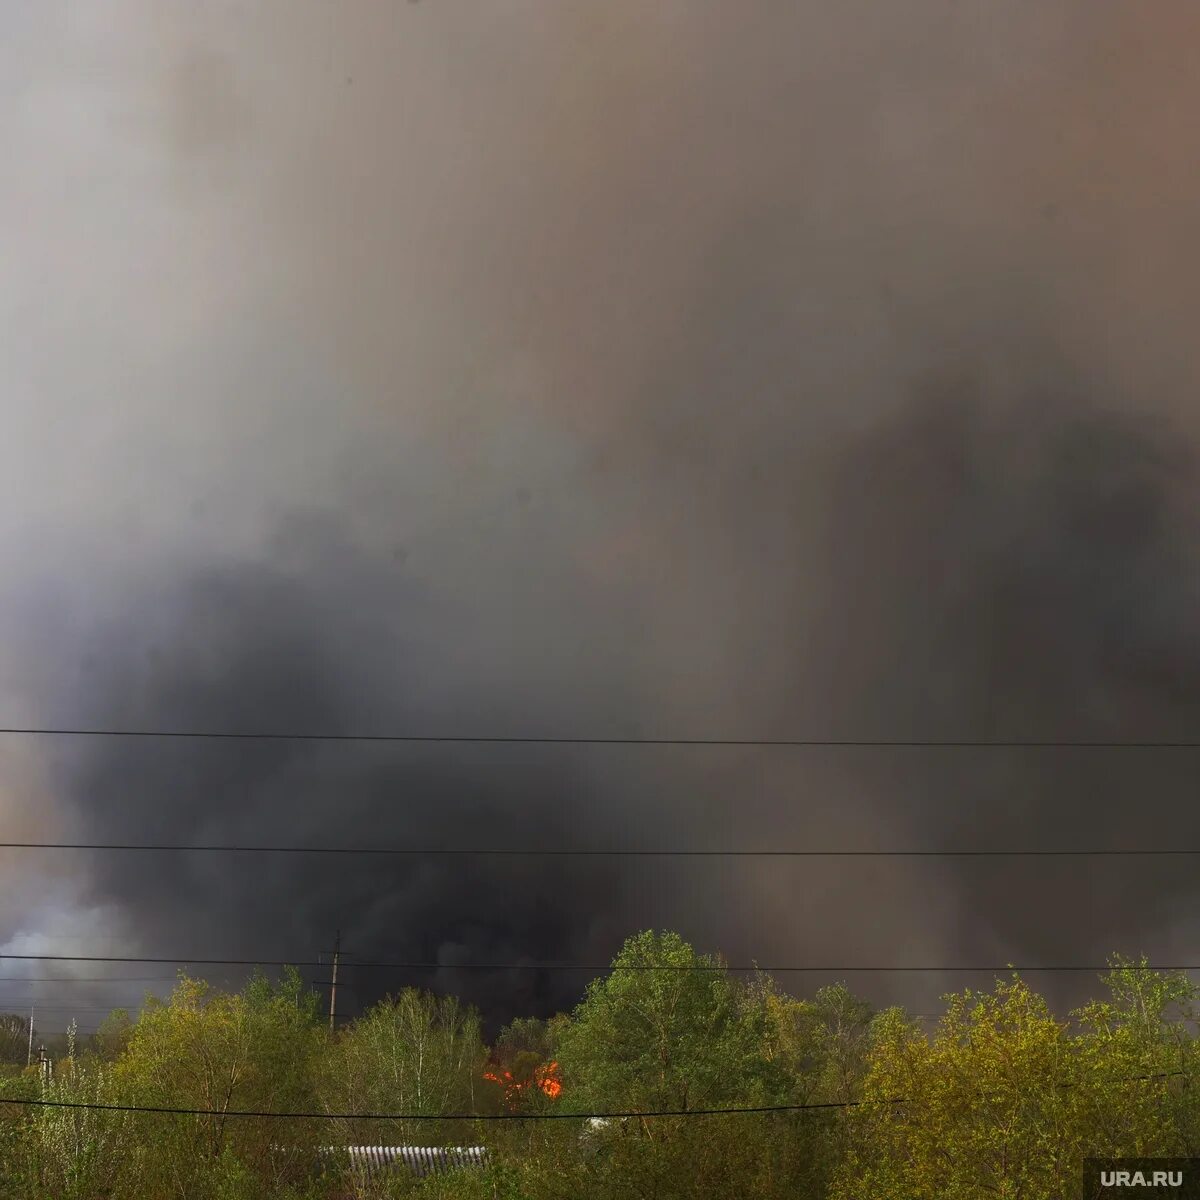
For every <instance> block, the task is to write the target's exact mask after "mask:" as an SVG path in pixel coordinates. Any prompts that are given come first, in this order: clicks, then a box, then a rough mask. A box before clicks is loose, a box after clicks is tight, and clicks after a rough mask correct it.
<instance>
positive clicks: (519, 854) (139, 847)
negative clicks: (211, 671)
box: [0, 842, 1200, 858]
mask: <svg viewBox="0 0 1200 1200" xmlns="http://www.w3.org/2000/svg"><path fill="white" fill-rule="evenodd" d="M0 849H2V850H105V851H108V850H116V851H148V852H154V853H180V854H183V853H203V854H380V855H397V856H407V857H413V858H438V857H443V858H444V857H452V858H1156V857H1177V858H1178V857H1196V856H1198V855H1200V847H1179V846H1175V847H1170V846H1164V847H1146V848H1109V849H1105V848H1088V849H1082V848H1065V847H1064V848H1061V849H1049V850H1030V849H999V850H970V849H967V850H958V849H947V850H934V849H921V850H840V849H838V850H790V849H753V850H751V849H720V850H717V849H696V850H673V849H647V850H641V849H634V848H620V847H598V848H596V849H585V848H572V849H541V848H537V847H512V848H505V847H495V846H471V847H444V846H264V845H213V844H204V845H189V844H186V843H176V842H171V843H167V842H157V843H149V842H0Z"/></svg>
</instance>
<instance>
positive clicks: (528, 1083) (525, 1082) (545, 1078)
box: [483, 1062, 562, 1106]
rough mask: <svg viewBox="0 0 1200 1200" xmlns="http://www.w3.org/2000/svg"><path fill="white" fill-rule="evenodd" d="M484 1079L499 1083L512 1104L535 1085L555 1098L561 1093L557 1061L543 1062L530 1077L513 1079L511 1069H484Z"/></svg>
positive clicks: (552, 1098) (545, 1093)
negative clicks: (498, 1071) (497, 1070)
mask: <svg viewBox="0 0 1200 1200" xmlns="http://www.w3.org/2000/svg"><path fill="white" fill-rule="evenodd" d="M483 1077H484V1079H486V1080H488V1081H490V1082H491V1083H496V1084H499V1085H500V1086H501V1087H502V1088H503V1089H504V1099H505V1102H506V1103H507V1104H509V1105H510V1106H513V1105H515V1104H516V1103H517V1101H518V1100H519V1099H520V1098H521V1096H522V1094H523V1093H525V1092H527V1091H528V1090H529V1089H530V1088H531V1087H536V1088H537V1089H538V1091H540V1092H541V1093H542V1094H543V1095H544V1096H548V1097H549V1098H550V1099H551V1100H557V1099H558V1097H559V1096H561V1095H562V1080H561V1079H559V1077H558V1063H557V1062H550V1063H544V1064H543V1065H542V1066H540V1067H538V1068H537V1070H536V1071H534V1073H533V1078H532V1079H514V1078H513V1074H512V1072H511V1071H504V1070H502V1071H501V1072H500V1073H499V1074H496V1072H495V1071H484V1073H483Z"/></svg>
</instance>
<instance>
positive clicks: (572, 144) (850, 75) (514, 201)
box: [0, 0, 1200, 1025]
mask: <svg viewBox="0 0 1200 1200" xmlns="http://www.w3.org/2000/svg"><path fill="white" fill-rule="evenodd" d="M0 14H2V20H3V23H4V24H3V37H2V38H0V154H2V161H3V163H4V168H5V170H4V176H5V183H4V186H3V188H0V237H2V239H3V240H2V242H0V305H2V319H0V363H3V372H4V373H3V390H2V391H0V406H2V409H0V411H2V413H3V418H4V421H3V431H4V434H3V439H2V440H0V724H7V725H54V726H62V725H71V726H77V727H91V728H115V727H127V728H153V727H157V728H174V729H197V730H241V731H244V730H255V731H296V730H300V731H323V732H331V733H342V732H366V733H430V734H483V735H523V734H528V735H534V736H539V735H552V736H553V735H561V736H583V737H598V738H603V737H622V736H643V737H655V736H662V737H684V738H706V737H712V738H810V737H815V738H835V739H839V738H840V739H856V738H861V739H874V738H878V739H939V738H951V739H954V738H964V739H983V740H987V739H1013V738H1016V739H1021V738H1028V739H1056V738H1062V739H1075V738H1078V739H1089V740H1090V739H1096V740H1105V739H1118V740H1130V739H1138V738H1154V739H1159V738H1161V739H1172V738H1176V739H1189V738H1195V737H1196V736H1197V732H1196V731H1197V728H1198V726H1197V718H1198V717H1200V640H1198V637H1197V634H1198V629H1200V621H1198V618H1197V612H1198V611H1200V609H1198V608H1197V601H1198V600H1200V595H1198V592H1200V576H1198V574H1197V565H1198V563H1200V553H1198V552H1200V545H1198V544H1197V522H1196V517H1195V514H1196V512H1197V511H1198V509H1197V500H1198V498H1200V497H1198V495H1197V483H1198V477H1197V472H1196V452H1197V448H1198V439H1200V405H1197V404H1196V402H1195V399H1194V391H1195V385H1196V382H1197V380H1196V375H1197V371H1196V365H1195V359H1194V354H1193V342H1194V339H1193V335H1192V325H1193V322H1194V313H1195V311H1196V308H1197V300H1198V299H1200V297H1197V295H1196V292H1197V290H1198V289H1200V272H1198V271H1197V270H1196V264H1195V261H1194V260H1195V257H1196V246H1197V235H1196V229H1195V226H1196V224H1197V221H1198V217H1197V214H1198V213H1200V169H1198V167H1197V159H1196V157H1195V154H1194V152H1193V150H1192V142H1193V128H1192V127H1193V124H1194V114H1195V113H1196V111H1197V104H1198V102H1200V84H1198V83H1197V82H1196V81H1195V73H1194V71H1193V70H1192V66H1193V63H1192V57H1193V56H1192V53H1191V50H1192V47H1194V45H1195V44H1196V39H1197V36H1198V35H1200V9H1197V8H1196V6H1195V4H1194V3H1192V2H1191V0H1160V2H1158V3H1156V4H1154V5H1140V6H1131V5H1115V4H1114V5H1103V4H1101V5H1097V4H1095V3H1094V2H1093V0H1058V2H1055V3H1049V4H1029V3H1016V2H1007V0H1006V2H1004V3H995V2H986V3H985V2H984V0H979V2H978V3H963V4H954V5H952V4H947V3H945V0H937V2H934V0H904V2H902V3H893V4H887V5H880V4H877V3H865V2H863V3H859V2H857V0H843V2H842V3H839V4H836V5H829V4H824V5H816V4H807V3H805V4H794V5H786V6H777V7H773V6H765V7H762V8H761V9H760V8H757V7H754V6H746V5H739V4H733V3H724V4H704V5H696V4H684V3H676V2H674V0H660V2H658V3H655V4H644V3H635V2H634V0H606V2H605V3H596V2H590V0H589V2H588V3H582V2H576V0H554V2H553V3H549V2H545V0H543V2H540V3H534V2H532V0H529V2H526V0H512V2H508V3H496V4H488V5H482V4H479V5H469V4H461V3H450V2H449V0H422V2H421V3H401V2H396V3H367V2H363V3H358V2H351V0H344V2H342V3H336V4H335V3H313V2H309V0H286V2H284V0H280V2H278V3H275V2H269V3H268V2H258V3H254V4H241V3H217V2H215V0H214V2H211V3H206V4H202V5H200V4H182V3H180V4H162V3H158V2H151V0H145V2H143V3H134V2H124V3H117V2H113V3H104V4H101V3H71V4H67V3H63V4H59V3H51V2H48V0H40V2H38V3H23V2H18V0H10V2H9V3H6V4H4V5H3V6H2V7H0ZM1197 769H1200V751H1195V752H1190V751H1186V750H1172V751H1146V750H1136V751H1117V750H1104V751H1086V752H1079V751H1075V752H1067V751H1059V750H1049V749H1039V750H1026V751H1019V750H998V749H989V750H983V751H979V750H966V749H956V750H930V749H924V750H922V749H899V750H897V749H892V750H884V749H857V750H855V749H850V748H843V749H836V750H834V749H824V750H821V749H812V748H809V749H797V748H773V749H760V750H753V749H746V748H732V749H731V748H725V749H718V748H703V747H699V748H698V747H681V748H653V747H612V746H608V747H602V746H601V747H590V748H581V747H561V746H559V747H545V746H541V747H539V746H530V745H525V746H519V745H517V746H513V745H510V746H495V745H492V746H487V745H481V746H474V747H464V746H462V745H412V744H406V745H393V746H386V745H369V746H368V745H361V744H329V745H316V744H311V743H306V744H297V743H281V742H271V743H264V744H260V745H254V744H249V743H245V742H234V743H228V744H223V743H216V742H178V741H155V742H136V741H128V740H115V739H114V740H106V739H100V738H83V739H73V740H68V739H53V738H15V737H5V738H0V834H3V837H4V839H5V840H25V839H28V838H45V837H50V836H52V835H53V836H54V837H60V836H61V837H62V838H63V839H69V840H70V839H78V840H83V841H112V840H123V839H128V840H137V839H143V838H144V839H146V840H161V841H179V842H186V841H190V840H194V841H201V842H223V841H228V842H238V841H240V842H243V843H245V842H264V841H265V842H282V843H308V842H312V843H314V844H317V843H325V844H337V843H342V844H346V843H350V844H361V843H366V842H375V843H379V844H403V843H410V844H418V843H419V844H434V843H437V844H446V845H452V844H463V843H465V842H466V843H472V844H486V845H500V846H514V847H516V846H544V847H588V846H605V847H610V846H630V847H654V846H678V847H714V848H715V847H721V846H745V847H759V846H767V847H782V846H792V847H795V848H823V847H841V848H854V847H860V848H912V849H916V848H938V847H964V848H966V847H999V846H1005V847H1011V848H1025V847H1043V848H1045V847H1053V846H1060V847H1062V846H1081V845H1095V846H1106V847H1108V846H1112V847H1121V846H1143V847H1149V846H1162V845H1170V846H1178V845H1181V844H1195V845H1197V846H1200V813H1198V811H1197V809H1196V806H1195V802H1194V781H1195V778H1196V771H1197ZM2 865H3V871H2V873H0V943H2V946H3V950H4V952H8V953H15V952H22V951H24V952H45V953H145V954H163V955H174V954H177V953H178V954H183V955H195V956H197V957H201V956H205V957H223V956H227V957H269V958H279V957H289V956H290V957H295V958H310V957H312V956H313V954H314V953H315V952H316V951H317V950H323V949H326V948H328V945H329V943H330V940H331V939H332V937H333V933H334V930H335V929H337V928H340V929H341V930H342V931H343V937H344V939H345V941H346V943H347V944H348V945H349V946H351V947H352V949H353V950H354V951H356V952H357V953H359V954H360V955H362V956H364V957H375V958H401V959H403V958H423V959H424V958H427V959H433V960H437V961H440V962H444V963H445V964H446V969H445V970H443V971H440V972H438V973H437V974H436V975H427V976H424V977H420V978H419V979H417V980H416V981H418V982H423V983H426V984H429V985H431V986H437V987H439V988H446V989H455V990H462V991H464V992H466V993H467V994H468V995H469V996H470V997H471V998H472V999H474V1000H476V1001H477V1002H478V1003H480V1004H481V1005H482V1006H483V1007H484V1008H485V1010H486V1011H487V1012H488V1013H489V1015H490V1016H491V1017H492V1018H493V1019H501V1018H503V1017H504V1016H506V1015H509V1014H511V1013H513V1012H518V1011H532V1010H540V1011H546V1010H548V1009H550V1008H553V1007H555V1006H562V1005H566V1004H569V1003H571V1002H572V1000H573V998H574V996H575V995H576V993H577V990H578V986H579V985H580V984H581V983H582V982H583V979H582V978H579V979H575V978H573V977H570V976H557V975H555V976H539V975H537V974H535V973H528V972H514V973H511V974H503V975H498V976H492V977H489V976H483V977H479V976H470V977H467V976H464V975H462V974H461V973H457V972H455V971H454V970H453V969H452V967H453V964H454V963H455V962H463V961H521V960H530V961H534V960H551V959H552V960H560V961H580V962H598V961H605V960H607V959H608V958H609V957H610V956H611V954H612V952H613V951H614V950H615V949H616V947H617V946H618V945H619V944H620V941H621V939H622V937H624V936H625V935H626V934H627V933H630V932H632V931H634V930H635V929H637V928H641V927H645V926H651V925H652V926H668V927H673V928H678V929H679V930H680V931H681V932H682V933H684V934H685V936H688V937H689V938H691V939H693V940H694V941H695V942H697V944H698V945H700V946H701V947H702V948H704V949H721V950H722V951H724V952H725V953H726V954H727V955H728V956H729V958H730V959H732V960H736V961H743V962H744V961H749V960H750V959H756V960H758V961H760V962H764V963H793V964H803V963H819V964H855V963H860V964H897V965H901V964H913V963H921V964H936V963H990V962H1006V961H1014V962H1022V963H1036V962H1043V963H1067V962H1095V961H1101V960H1103V959H1104V957H1105V956H1106V955H1107V954H1108V953H1109V952H1111V951H1115V950H1120V951H1125V952H1129V953H1137V952H1141V951H1145V952H1147V953H1150V954H1151V955H1152V956H1155V957H1157V958H1159V959H1160V960H1161V961H1171V962H1193V961H1195V962H1197V963H1200V953H1198V952H1197V950H1196V949H1195V944H1196V938H1197V935H1198V934H1200V913H1198V912H1197V911H1196V908H1197V900H1198V899H1200V896H1198V895H1197V891H1196V888H1195V883H1194V872H1193V870H1192V864H1191V863H1188V862H1186V861H1179V862H1175V861H1171V860H1158V861H1154V860H1149V861H1147V860H1053V859H1041V860H1031V861H1013V860H1002V861H981V860H975V861H970V860H967V861H963V860H949V861H938V860H903V859H901V860H837V859H833V860H800V861H793V862H788V863H780V862H767V863H754V862H748V861H742V862H740V863H720V862H713V861H707V860H701V861H694V860H693V861H683V862H675V863H665V864H664V863H659V862H650V861H646V860H634V861H632V862H628V863H619V862H613V861H608V860H581V861H574V862H569V863H566V862H562V861H560V862H558V863H557V864H556V863H554V862H549V863H548V862H546V861H537V860H529V861H511V860H506V861H501V862H495V861H486V860H485V861H469V862H463V861H446V860H437V861H429V862H411V861H407V860H398V861H391V860H388V861H383V860H366V861H363V862H358V861H355V860H315V859H314V860H309V859H296V858H289V859H270V860H262V859H243V858H240V857H234V858H214V857H201V856H196V855H192V856H174V857H172V856H156V857H149V856H141V857H134V856H130V855H115V854H103V855H86V854H82V853H78V854H65V853H62V854H57V855H50V854H44V855H41V854H33V853H24V854H18V853H16V852H7V856H6V857H5V858H4V859H3V862H2ZM92 947H99V949H96V950H92V949H91V948H92ZM3 973H4V974H6V975H7V976H9V977H10V980H11V978H12V977H15V976H18V975H21V974H22V973H24V974H26V975H29V976H30V977H36V976H40V975H52V974H55V975H65V974H68V973H69V971H68V969H67V968H66V967H65V966H64V965H62V964H60V965H59V967H57V968H55V969H51V964H46V965H45V966H44V967H38V966H36V965H32V964H29V965H22V966H19V967H18V966H17V965H16V964H13V963H10V964H8V966H7V967H6V968H5V969H4V972H3ZM74 973H76V974H79V975H83V976H87V977H89V978H90V977H91V976H93V975H95V974H98V973H99V972H98V971H97V970H96V969H94V968H87V967H80V968H78V969H76V971H75V972H74ZM125 973H126V974H129V975H135V974H146V973H147V972H146V971H145V970H144V969H142V970H140V971H139V969H137V968H132V969H129V970H127V971H126V972H125ZM829 978H831V977H830V976H827V975H814V976H812V977H802V978H800V979H798V980H796V981H794V982H795V983H796V986H797V987H799V988H808V987H811V986H814V985H815V984H817V983H820V982H827V981H828V980H829ZM984 978H986V977H984ZM1037 979H1038V982H1039V983H1042V984H1044V985H1045V986H1046V987H1047V988H1049V989H1050V990H1051V991H1052V992H1054V993H1055V994H1056V996H1058V997H1060V998H1063V999H1064V1000H1066V999H1070V998H1072V997H1073V996H1074V995H1075V994H1076V991H1078V988H1079V987H1080V986H1083V985H1089V986H1090V980H1087V979H1085V980H1083V981H1082V984H1081V981H1079V980H1078V979H1076V980H1073V981H1072V980H1070V979H1069V977H1061V976H1060V977H1054V976H1045V977H1043V976H1039V977H1037ZM403 981H404V980H398V979H381V978H379V977H377V976H371V977H368V976H367V975H366V973H365V972H364V973H362V977H361V978H358V979H355V980H353V982H354V983H355V986H356V988H358V990H359V997H360V999H369V998H370V997H371V996H372V995H373V994H375V992H376V991H377V989H378V988H379V987H383V986H395V985H396V984H397V983H399V982H403ZM980 981H981V978H980V977H978V976H977V977H974V978H967V977H963V976H961V975H952V974H944V975H943V974H933V975H928V974H927V975H917V976H904V975H881V976H871V975H863V976H853V977H851V982H852V983H853V984H854V985H855V986H857V987H859V988H861V990H863V991H864V992H866V993H867V994H868V995H870V996H871V997H872V998H873V999H876V1000H879V1001H884V1000H899V1001H904V1002H907V1003H910V1004H911V1005H912V1007H914V1008H915V1009H918V1010H928V1009H929V1008H930V1007H931V1006H933V1005H934V1004H935V1001H936V997H937V995H938V993H939V992H941V991H943V990H945V989H946V988H947V987H950V986H958V985H960V984H962V983H964V982H976V983H977V982H980ZM1072 989H1075V990H1074V991H1073V990H1072ZM120 991H122V989H119V988H118V989H114V988H113V987H112V986H110V985H92V984H90V983H89V984H87V985H83V984H80V985H76V986H73V987H70V988H66V987H64V986H63V985H61V984H59V985H51V984H47V985H41V984H38V985H36V986H35V985H32V984H27V983H15V982H11V981H10V982H7V983H4V984H0V1008H5V1007H19V1006H20V1005H21V1004H24V1003H25V1000H26V999H27V998H30V997H34V996H37V997H39V998H40V1000H41V1001H42V1002H43V1003H45V1004H50V1003H54V1002H56V1000H61V1001H62V1002H63V1003H66V1004H79V1005H83V1004H85V1003H86V1004H87V1005H89V1006H91V1005H97V1006H98V1005H101V1004H103V1003H107V1002H108V1001H109V999H110V998H111V997H113V996H115V995H116V993H117V992H120ZM138 991H140V985H139V986H138V987H137V988H134V989H133V991H132V993H130V992H129V991H128V989H126V990H125V991H124V992H123V993H122V998H123V999H128V998H130V995H131V994H132V995H133V996H134V997H136V994H137V992H138ZM47 1023H52V1022H51V1021H50V1019H49V1018H48V1019H47ZM82 1023H83V1024H84V1025H86V1024H87V1021H86V1019H84V1020H83V1021H82Z"/></svg>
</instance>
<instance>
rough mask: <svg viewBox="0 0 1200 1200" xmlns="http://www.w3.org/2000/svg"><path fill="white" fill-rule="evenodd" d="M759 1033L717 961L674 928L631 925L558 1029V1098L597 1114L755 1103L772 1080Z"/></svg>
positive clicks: (755, 1012)
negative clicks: (608, 966) (561, 1088)
mask: <svg viewBox="0 0 1200 1200" xmlns="http://www.w3.org/2000/svg"><path fill="white" fill-rule="evenodd" d="M661 967H666V968H669V969H667V970H659V969H653V968H661ZM696 968H700V969H696ZM765 1031H766V1021H765V1017H764V1014H763V1013H762V1012H761V1011H760V1010H759V1009H757V1008H755V1007H754V1006H747V1005H746V1004H744V1003H742V998H741V996H740V995H739V990H738V987H737V985H736V984H735V983H734V981H733V980H731V979H730V978H729V976H728V974H727V973H726V972H725V971H724V970H723V969H722V968H721V964H720V963H719V962H717V960H715V959H712V958H709V957H707V956H703V955H698V954H697V953H696V952H695V950H693V949H692V947H691V946H689V945H688V944H687V943H686V942H685V941H683V939H682V938H680V937H679V936H678V934H674V933H661V934H656V933H651V932H646V933H640V934H638V935H637V936H635V937H631V938H630V939H629V940H628V941H627V942H626V943H625V945H624V947H623V948H622V949H621V952H620V953H619V954H618V955H617V957H616V959H615V960H614V961H613V966H612V972H611V973H610V974H609V975H608V976H606V977H604V978H603V979H598V980H596V981H594V982H593V983H592V984H591V986H590V987H589V988H588V990H587V996H586V998H585V999H584V1001H583V1003H582V1004H580V1006H579V1007H578V1008H577V1009H576V1010H575V1013H574V1015H573V1017H572V1019H571V1021H570V1022H569V1023H567V1024H566V1025H565V1026H564V1027H563V1028H562V1029H561V1031H560V1033H559V1038H558V1053H557V1057H558V1059H559V1062H560V1063H561V1065H562V1072H563V1081H564V1084H565V1087H566V1097H567V1100H568V1102H569V1103H570V1104H571V1105H572V1106H573V1107H574V1108H575V1109H576V1110H579V1111H599V1112H604V1111H617V1112H620V1111H639V1110H647V1109H655V1110H679V1111H686V1110H689V1109H695V1108H717V1107H729V1106H733V1105H739V1104H755V1103H758V1104H761V1103H763V1102H764V1100H766V1099H768V1098H769V1096H770V1095H771V1094H772V1092H773V1091H774V1090H775V1085H777V1083H778V1079H777V1076H778V1071H776V1070H775V1069H773V1064H772V1063H770V1062H768V1061H767V1060H766V1059H765V1058H764V1056H763V1054H762V1044H763V1041H764V1037H765Z"/></svg>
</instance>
